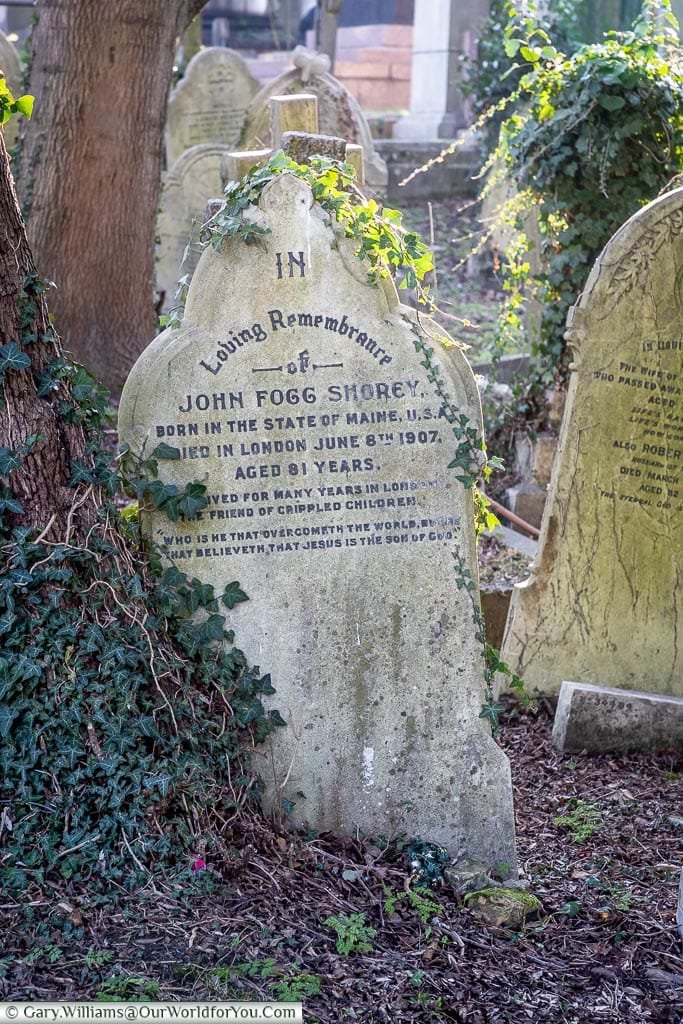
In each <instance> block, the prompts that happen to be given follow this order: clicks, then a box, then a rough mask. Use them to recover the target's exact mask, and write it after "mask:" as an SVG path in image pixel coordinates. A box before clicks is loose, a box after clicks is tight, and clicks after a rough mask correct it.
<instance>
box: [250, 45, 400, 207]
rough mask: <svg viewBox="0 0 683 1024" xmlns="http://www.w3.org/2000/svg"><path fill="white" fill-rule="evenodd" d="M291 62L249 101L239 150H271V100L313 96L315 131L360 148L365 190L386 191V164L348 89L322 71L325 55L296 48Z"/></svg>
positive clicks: (327, 65)
mask: <svg viewBox="0 0 683 1024" xmlns="http://www.w3.org/2000/svg"><path fill="white" fill-rule="evenodd" d="M293 59H294V64H295V66H294V68H293V69H292V70H291V71H285V72H284V73H283V74H281V75H278V76H277V78H274V79H273V80H272V82H268V84H267V85H264V86H263V88H262V89H261V90H260V91H259V92H258V93H257V94H256V96H255V97H254V99H253V100H252V102H251V104H250V106H249V108H248V110H247V113H246V117H245V121H244V129H243V132H242V137H241V140H240V148H241V149H246V150H262V149H271V148H272V147H273V143H274V140H273V137H272V133H271V121H270V100H271V99H272V98H273V97H275V96H292V95H295V94H298V93H306V94H309V95H314V96H317V98H318V130H319V131H320V132H321V133H322V134H323V135H333V136H338V137H341V138H343V139H347V140H348V142H350V143H355V144H356V145H360V146H362V147H363V162H364V165H365V181H366V183H367V185H368V188H370V189H372V190H374V191H379V192H383V191H384V190H386V187H387V181H388V174H387V168H386V164H385V163H384V161H383V160H382V158H381V157H380V156H379V154H378V153H377V152H376V151H375V147H374V144H373V141H372V135H371V133H370V128H369V126H368V123H367V121H366V120H365V116H364V114H363V111H362V110H361V109H360V107H359V105H358V103H357V102H356V100H355V99H354V97H353V96H352V95H351V93H350V92H349V91H348V89H347V88H346V87H345V86H343V85H342V83H341V82H340V81H338V79H336V78H335V77H334V76H333V75H331V74H329V73H328V72H327V71H326V70H325V68H326V67H329V61H327V59H326V58H325V57H324V55H321V54H316V53H312V52H311V51H309V50H306V49H304V47H297V49H296V50H295V51H294V56H293Z"/></svg>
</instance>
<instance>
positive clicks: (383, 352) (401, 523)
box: [120, 140, 515, 871]
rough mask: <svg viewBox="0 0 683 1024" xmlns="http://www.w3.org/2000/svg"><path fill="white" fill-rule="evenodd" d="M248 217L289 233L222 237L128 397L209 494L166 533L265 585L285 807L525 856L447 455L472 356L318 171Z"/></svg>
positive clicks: (326, 820)
mask: <svg viewBox="0 0 683 1024" xmlns="http://www.w3.org/2000/svg"><path fill="white" fill-rule="evenodd" d="M327 141H328V142H329V141H330V140H327ZM332 141H333V142H335V144H336V140H332ZM246 215H247V217H248V218H249V219H251V220H252V221H253V223H254V224H257V225H259V226H261V227H262V228H264V229H267V232H268V233H266V234H263V235H262V236H261V237H260V244H259V245H250V246H247V245H245V244H244V243H243V242H242V241H240V240H239V239H238V238H237V239H231V240H229V241H227V242H226V243H225V244H224V247H223V251H221V252H217V251H215V249H214V248H213V247H212V246H210V247H208V248H207V249H206V251H205V252H204V253H203V255H202V257H201V259H200V262H199V265H198V267H197V270H196V272H195V275H194V277H193V280H192V283H191V286H190V290H189V294H188V297H187V304H186V307H185V314H184V320H183V323H182V325H181V327H180V328H179V329H177V330H171V331H169V330H167V331H165V332H164V333H163V334H161V335H160V336H159V337H158V338H156V339H155V340H154V341H153V342H152V343H151V344H150V346H149V347H148V348H147V349H146V351H145V352H144V353H143V355H142V356H141V358H140V360H139V361H138V363H137V364H136V366H135V367H134V369H133V370H132V372H131V375H130V377H129V380H128V382H127V384H126V386H125V389H124V392H123V396H122V399H121V407H120V432H121V437H122V439H123V440H124V441H126V442H127V443H128V444H129V445H130V446H131V449H132V451H133V452H135V453H137V454H138V455H140V456H142V457H143V458H144V457H148V456H150V455H151V454H152V452H153V451H154V450H155V448H156V447H157V445H159V444H160V443H161V442H164V443H165V444H167V445H170V446H172V447H173V448H175V449H176V456H177V457H176V458H175V459H174V460H170V459H169V460H163V461H160V462H159V467H160V474H161V475H162V477H163V479H164V480H165V481H167V482H173V483H176V484H178V485H180V486H183V485H185V484H187V483H189V482H192V481H201V482H202V483H204V484H205V485H206V487H207V496H208V501H209V504H208V507H207V508H206V509H204V510H203V511H202V512H201V513H200V515H199V516H198V518H196V519H192V520H184V521H182V520H181V521H180V522H177V523H172V522H170V521H169V520H167V519H166V518H164V516H163V515H162V514H161V513H158V512H155V513H154V514H152V516H151V519H150V520H149V521H148V526H149V530H150V533H151V536H152V538H153V540H154V542H155V543H156V544H158V545H160V546H161V547H162V548H163V549H164V550H165V552H166V557H167V558H168V560H169V561H170V562H172V563H174V564H177V565H178V566H179V567H180V568H182V569H183V571H185V572H187V573H189V574H190V575H191V576H196V577H197V578H199V579H201V580H203V581H205V582H208V583H212V584H213V585H214V586H215V588H216V590H217V592H222V590H223V589H224V588H225V586H226V585H227V584H228V583H230V582H231V581H233V580H239V582H240V584H241V586H242V587H243V588H244V590H245V591H246V593H247V594H248V595H249V601H248V602H247V603H245V604H242V605H239V606H238V607H237V608H235V609H234V611H233V612H231V614H230V625H231V627H233V628H234V629H235V631H236V642H237V643H238V645H239V646H240V647H241V648H242V649H243V650H244V651H245V653H246V655H247V657H248V659H249V660H250V661H251V662H252V663H256V664H258V665H259V666H260V667H261V670H262V671H269V672H271V673H272V677H273V683H274V685H275V687H276V691H277V692H276V695H275V697H274V698H272V703H273V706H275V707H277V708H278V709H279V711H280V712H281V714H282V715H283V717H284V719H285V721H286V723H287V725H286V728H281V729H279V730H278V732H277V734H276V736H275V737H274V738H272V739H271V741H270V743H269V746H268V747H267V748H266V756H265V757H264V758H263V761H262V763H261V765H260V774H261V775H262V777H263V779H264V781H265V784H266V801H267V804H268V806H269V807H270V808H271V809H273V810H274V811H275V812H278V810H279V809H280V808H281V807H282V806H284V805H285V802H287V804H288V805H289V804H290V802H291V804H293V805H294V807H293V810H291V819H290V820H291V821H292V822H293V823H294V824H296V825H297V826H303V825H304V824H307V825H309V826H310V827H311V828H314V829H316V830H319V831H327V830H332V831H335V832H337V833H344V834H348V835H353V834H355V833H356V831H357V830H360V831H361V832H363V833H365V834H369V835H375V836H376V835H379V834H383V835H385V836H392V835H398V834H405V835H407V836H410V837H420V838H422V839H425V840H429V841H432V842H436V843H439V844H442V845H444V846H445V847H446V848H447V849H448V850H449V852H450V853H451V855H452V856H456V855H458V854H460V853H464V852H467V853H469V854H471V855H474V856H476V857H479V858H482V859H484V860H486V861H487V863H489V864H500V863H501V862H504V863H506V864H507V866H508V867H507V870H508V871H510V870H514V865H515V844H514V820H513V806H512V792H511V783H510V771H509V765H508V762H507V758H506V757H505V755H504V754H503V752H502V750H501V749H500V748H499V747H498V746H497V745H496V744H495V742H494V741H493V739H492V738H491V735H490V732H489V730H488V727H487V726H486V725H485V724H484V722H483V720H482V719H481V718H480V717H479V714H480V710H481V705H482V700H483V696H484V681H483V659H482V648H481V643H480V640H479V638H478V636H477V632H478V630H477V627H476V626H475V623H474V614H475V610H476V609H477V608H478V588H477V586H476V579H477V557H476V550H475V538H474V527H473V508H472V498H471V493H470V490H469V489H468V488H467V487H465V486H464V484H463V483H461V482H459V480H458V478H457V473H458V471H457V470H453V469H449V468H448V467H449V463H451V461H452V460H453V459H454V454H455V451H456V448H457V446H458V444H459V442H458V441H457V440H456V438H455V437H454V434H453V429H452V427H451V425H450V422H449V418H451V419H452V418H453V416H455V415H456V414H457V416H458V417H460V416H462V417H464V419H465V422H467V423H468V424H469V426H470V427H472V428H474V429H475V431H476V432H480V431H481V411H480V405H479V397H478V393H477V388H476V384H475V381H474V377H473V375H472V372H471V370H470V367H469V365H468V364H467V362H466V360H465V358H464V356H462V354H460V353H459V352H458V353H457V354H455V355H454V354H453V351H451V353H450V354H449V358H448V360H447V361H446V360H443V361H442V360H441V359H440V357H439V355H438V348H439V345H440V342H439V338H438V336H435V337H431V336H429V335H428V334H427V333H426V329H425V325H424V324H422V323H421V321H419V320H418V318H417V314H416V313H415V312H414V311H412V310H410V309H408V308H406V307H404V306H401V305H400V304H399V301H398V296H397V293H396V290H395V288H394V286H393V284H392V283H391V282H389V281H384V282H383V283H381V284H380V285H375V284H372V283H370V282H369V280H368V265H367V264H366V263H363V262H361V261H360V260H359V259H358V258H357V257H356V256H355V254H354V250H355V248H356V247H357V241H356V240H354V239H347V238H345V237H344V233H343V231H342V230H340V229H335V227H333V226H331V225H330V217H329V214H328V213H327V212H325V211H324V210H323V209H322V208H321V207H320V206H318V205H317V204H316V203H315V202H314V201H313V196H312V193H311V191H310V189H309V187H308V186H307V185H306V184H305V183H304V182H302V181H301V180H300V179H298V178H296V177H294V176H292V175H287V174H283V175H280V176H279V177H277V178H275V179H274V180H273V181H272V182H271V183H270V184H269V185H268V186H267V187H266V189H265V191H264V192H263V194H262V196H261V199H260V202H259V204H258V206H256V207H251V208H249V210H248V211H247V214H246ZM435 333H436V332H435ZM435 350H437V351H435ZM468 450H469V449H468ZM477 454H478V455H479V456H480V455H481V452H480V451H477V450H476V445H475V446H474V447H473V448H472V450H471V452H470V454H469V455H468V458H469V457H470V456H471V458H472V460H473V464H474V463H475V462H476V459H475V456H476V455H477ZM470 579H471V580H472V581H474V582H473V584H472V586H471V587H470V588H468V587H467V586H461V587H460V588H459V587H458V585H457V583H458V582H460V583H461V584H462V583H465V584H467V581H468V580H470ZM475 602H476V604H475Z"/></svg>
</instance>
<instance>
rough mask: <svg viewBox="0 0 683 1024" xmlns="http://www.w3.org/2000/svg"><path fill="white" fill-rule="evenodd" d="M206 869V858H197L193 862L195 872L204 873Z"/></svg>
mask: <svg viewBox="0 0 683 1024" xmlns="http://www.w3.org/2000/svg"><path fill="white" fill-rule="evenodd" d="M205 868H206V861H205V860H204V858H203V857H196V858H195V860H194V862H193V864H192V870H193V871H204V870H205Z"/></svg>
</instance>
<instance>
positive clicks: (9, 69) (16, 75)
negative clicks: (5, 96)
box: [0, 32, 21, 150]
mask: <svg viewBox="0 0 683 1024" xmlns="http://www.w3.org/2000/svg"><path fill="white" fill-rule="evenodd" d="M0 72H2V74H3V75H4V76H5V80H6V82H7V85H8V86H9V89H10V92H11V93H12V94H13V96H14V97H15V99H16V97H17V96H18V95H19V93H20V92H21V61H20V60H19V54H18V53H17V51H16V49H15V47H14V46H13V44H12V43H11V42H10V41H9V39H8V38H7V36H6V35H5V33H4V32H0ZM19 120H20V118H18V117H13V118H11V119H10V120H9V121H8V122H7V124H6V125H4V127H3V129H2V131H3V132H4V135H5V145H6V146H7V148H8V149H9V150H11V149H12V146H13V145H14V142H15V140H16V137H17V132H18V130H19V129H18V122H19Z"/></svg>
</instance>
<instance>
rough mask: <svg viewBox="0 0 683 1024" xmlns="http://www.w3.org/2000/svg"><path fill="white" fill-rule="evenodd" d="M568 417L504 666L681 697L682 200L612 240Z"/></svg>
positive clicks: (549, 687)
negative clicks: (533, 561)
mask: <svg viewBox="0 0 683 1024" xmlns="http://www.w3.org/2000/svg"><path fill="white" fill-rule="evenodd" d="M567 338H568V341H569V343H570V345H571V347H572V350H573V353H574V363H573V366H572V374H571V381H570V386H569V394H568V399H567V406H566V409H565V414H564V420H563V423H562V430H561V434H560V442H559V448H558V453H557V456H556V458H555V464H554V468H553V475H552V479H551V483H550V490H549V494H548V499H547V502H546V508H545V514H544V518H543V525H542V529H541V537H540V548H539V552H538V555H537V558H536V561H535V563H534V566H533V568H532V576H531V578H530V579H529V580H528V581H527V582H526V583H524V584H521V585H520V586H518V587H517V588H516V590H515V592H514V593H513V602H512V607H511V611H510V616H509V618H508V623H507V630H506V636H505V640H504V644H503V652H502V655H503V659H504V660H505V661H506V662H507V663H508V664H509V665H510V666H511V667H512V668H513V669H514V670H515V671H516V672H517V673H518V674H519V675H521V676H522V677H523V679H524V680H525V683H526V685H527V688H528V689H529V690H530V691H532V692H533V691H540V692H543V693H556V692H557V691H558V690H559V688H560V685H561V683H562V682H563V681H564V680H571V681H573V682H577V683H590V684H594V685H597V686H607V687H616V688H626V689H632V690H647V691H650V692H655V693H661V694H674V695H679V696H683V643H682V642H681V634H682V629H683V627H682V624H683V597H682V587H681V584H682V583H683V372H682V366H683V189H677V190H676V191H674V192H671V193H669V194H668V195H665V196H662V197H661V198H660V199H657V200H655V201H654V202H653V203H650V204H649V205H648V206H646V207H645V208H644V209H642V210H640V211H639V212H638V213H636V214H635V216H633V217H632V218H631V219H630V220H629V221H627V223H626V224H625V225H624V226H623V227H622V228H621V229H620V230H619V231H618V232H617V234H616V235H614V237H613V238H612V239H611V241H610V242H609V243H608V244H607V246H606V247H605V249H604V250H603V252H602V254H601V256H600V257H599V259H598V261H597V262H596V264H595V267H594V268H593V271H592V273H591V275H590V277H589V279H588V282H587V284H586V288H585V290H584V292H583V294H582V295H581V298H580V300H579V302H578V303H577V305H576V306H574V308H573V310H572V311H571V312H570V315H569V320H568V334H567Z"/></svg>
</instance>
